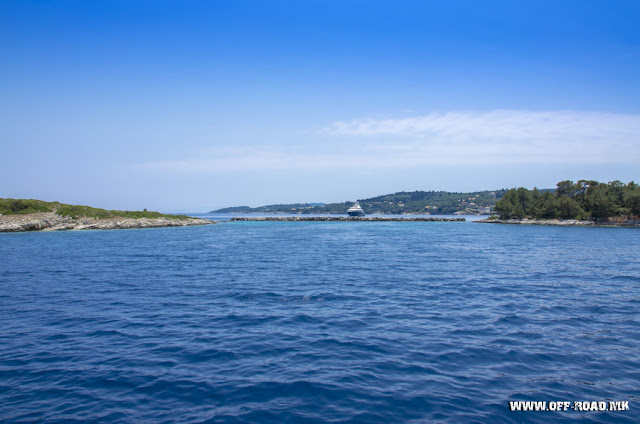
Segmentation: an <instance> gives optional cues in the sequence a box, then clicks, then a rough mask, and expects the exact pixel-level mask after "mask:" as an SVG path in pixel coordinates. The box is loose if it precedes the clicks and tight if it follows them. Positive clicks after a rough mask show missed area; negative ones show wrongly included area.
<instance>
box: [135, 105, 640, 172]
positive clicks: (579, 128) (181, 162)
mask: <svg viewBox="0 0 640 424" xmlns="http://www.w3.org/2000/svg"><path fill="white" fill-rule="evenodd" d="M345 139H347V140H348V143H345ZM637 162H640V115H633V114H615V113H604V112H579V111H523V110H492V111H486V112H475V111H451V112H446V113H431V114H427V115H422V116H414V117H407V118H391V119H373V118H366V119H355V120H351V121H336V122H333V123H331V124H330V125H328V126H326V127H324V128H322V129H321V130H319V131H317V132H316V133H315V134H313V135H311V136H310V139H309V140H306V142H305V143H299V144H297V145H295V146H282V145H276V144H273V145H271V146H269V147H253V146H242V147H239V148H212V149H208V150H207V151H202V152H197V157H193V158H184V159H177V160H167V161H159V162H153V163H147V164H143V165H142V166H144V167H145V168H152V169H158V170H164V171H171V172H196V173H212V172H213V173H215V172H228V171H247V170H298V171H303V170H328V169H338V168H344V167H349V168H351V169H355V170H367V169H374V168H383V169H389V168H398V167H414V166H416V167H417V166H426V165H459V164H470V165H492V164H494V165H497V164H518V163H522V164H545V163H549V164H562V163H566V164H605V163H606V164H615V163H627V164H629V163H637Z"/></svg>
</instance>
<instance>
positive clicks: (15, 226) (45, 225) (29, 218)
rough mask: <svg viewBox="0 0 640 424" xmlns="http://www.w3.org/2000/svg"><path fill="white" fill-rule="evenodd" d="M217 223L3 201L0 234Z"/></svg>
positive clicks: (73, 206)
mask: <svg viewBox="0 0 640 424" xmlns="http://www.w3.org/2000/svg"><path fill="white" fill-rule="evenodd" d="M214 223H215V222H214V221H210V220H208V219H199V218H192V217H189V216H186V215H167V214H161V213H159V212H151V211H147V210H146V209H145V210H143V211H118V210H106V209H99V208H93V207H90V206H79V205H68V204H64V203H60V202H45V201H42V200H35V199H3V198H0V232H25V231H63V230H118V229H131V228H160V227H185V226H191V225H209V224H214Z"/></svg>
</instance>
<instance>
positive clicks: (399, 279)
mask: <svg viewBox="0 0 640 424" xmlns="http://www.w3.org/2000/svg"><path fill="white" fill-rule="evenodd" d="M639 235H640V233H639V232H638V230H637V229H629V228H580V227H570V228H562V227H528V226H500V225H479V224H474V223H471V222H467V223H449V222H426V223H421V222H407V223H404V222H389V223H387V222H362V223H359V222H358V223H351V222H286V223H279V222H222V223H220V224H218V225H212V226H204V227H188V228H162V229H144V230H114V231H83V232H64V233H29V234H1V235H0V257H1V258H2V263H1V265H0V326H1V327H0V328H2V330H0V331H1V336H2V343H0V421H4V422H29V421H34V422H36V421H38V422H41V421H47V422H74V421H76V422H79V421H98V422H117V423H121V422H154V423H165V422H166V423H169V422H188V423H197V422H212V423H215V422H220V423H235V422H260V423H280V422H296V423H297V422H301V423H315V422H317V423H320V422H334V423H351V422H353V423H355V422H362V423H371V422H393V423H400V422H446V423H464V422H479V423H483V422H496V423H522V422H525V423H529V422H530V423H543V422H545V423H546V422H566V421H574V422H592V423H596V422H610V423H632V422H637V417H638V415H637V408H638V407H640V405H639V404H638V396H640V384H639V383H640V371H639V370H640V320H639V317H640V261H639V260H638V258H640V237H639ZM517 400H537V401H547V402H549V401H571V402H573V401H609V400H614V401H629V407H630V410H629V411H620V412H579V411H572V410H569V411H566V412H510V411H509V407H508V402H509V401H517Z"/></svg>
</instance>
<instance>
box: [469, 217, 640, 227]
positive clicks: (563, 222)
mask: <svg viewBox="0 0 640 424" xmlns="http://www.w3.org/2000/svg"><path fill="white" fill-rule="evenodd" d="M474 222H477V223H480V224H509V225H553V226H559V227H640V220H608V221H594V220H579V219H530V218H522V219H483V220H478V221H474Z"/></svg>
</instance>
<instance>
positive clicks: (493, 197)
mask: <svg viewBox="0 0 640 424" xmlns="http://www.w3.org/2000/svg"><path fill="white" fill-rule="evenodd" d="M505 192H506V190H505V189H502V190H485V191H476V192H467V193H457V192H448V191H401V192H397V193H393V194H385V195H382V196H377V197H371V198H368V199H358V203H359V204H360V206H361V207H362V209H363V211H364V213H365V215H405V214H411V215H416V214H417V215H432V214H435V215H453V214H456V215H490V214H491V213H493V208H494V206H495V205H496V202H497V200H498V199H500V198H501V197H502V196H503V194H504V193H505ZM354 204H355V202H341V203H328V204H325V203H290V204H275V205H266V206H259V207H256V208H251V207H249V206H235V207H230V208H223V209H218V210H215V211H211V213H234V214H237V213H242V214H245V213H286V214H303V215H306V214H346V213H347V210H348V209H349V208H350V207H352V206H353V205H354Z"/></svg>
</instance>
